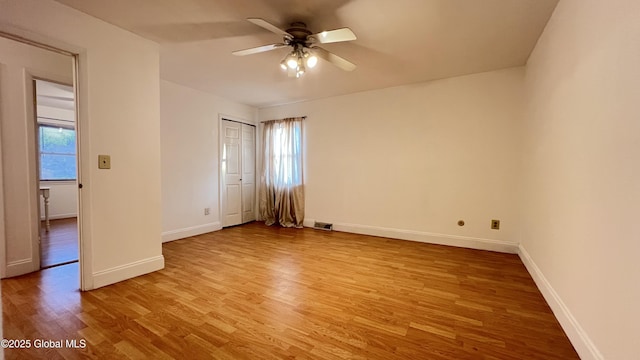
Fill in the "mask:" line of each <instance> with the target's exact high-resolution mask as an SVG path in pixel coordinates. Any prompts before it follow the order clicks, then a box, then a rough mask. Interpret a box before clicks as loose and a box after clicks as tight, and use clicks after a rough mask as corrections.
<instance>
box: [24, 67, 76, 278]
mask: <svg viewBox="0 0 640 360" xmlns="http://www.w3.org/2000/svg"><path fill="white" fill-rule="evenodd" d="M33 85H34V89H35V109H34V110H35V112H34V113H35V120H36V154H37V164H38V169H37V174H38V184H39V190H40V207H39V209H40V212H39V213H40V228H39V229H40V267H41V268H42V269H45V268H49V267H52V266H58V265H65V264H69V263H73V262H77V261H78V222H77V219H78V191H77V189H78V185H77V166H76V165H77V152H76V149H77V145H76V144H77V141H76V139H77V136H76V134H77V133H76V116H75V99H74V91H73V86H72V85H71V84H61V83H57V82H54V81H49V80H43V79H35V80H33Z"/></svg>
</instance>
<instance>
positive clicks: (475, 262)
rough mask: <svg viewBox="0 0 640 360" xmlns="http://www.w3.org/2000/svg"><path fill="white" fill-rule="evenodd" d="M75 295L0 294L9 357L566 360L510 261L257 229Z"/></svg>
mask: <svg viewBox="0 0 640 360" xmlns="http://www.w3.org/2000/svg"><path fill="white" fill-rule="evenodd" d="M163 252H164V255H165V260H166V268H165V269H164V270H162V271H158V272H155V273H152V274H148V275H145V276H141V277H138V278H135V279H131V280H128V281H125V282H121V283H118V284H115V285H112V286H108V287H105V288H101V289H97V290H94V291H90V292H86V293H80V292H79V291H77V290H75V288H76V287H77V264H71V265H65V266H60V267H56V268H51V269H47V270H43V271H41V272H39V273H35V274H32V275H27V276H23V277H20V278H15V279H6V280H3V281H2V306H3V314H4V319H3V326H4V337H5V338H14V339H15V338H22V339H77V340H80V339H85V340H86V341H87V347H86V348H85V349H81V350H78V349H68V348H63V349H53V350H42V349H40V350H39V349H33V348H32V349H27V350H10V351H7V352H6V356H7V358H8V359H14V358H47V359H55V358H68V359H74V358H132V359H140V358H153V359H163V358H179V359H187V358H191V359H206V358H219V359H385V360H393V359H518V360H520V359H563V360H564V359H577V358H578V356H577V354H576V353H575V351H574V349H573V348H572V346H571V344H570V343H569V341H568V339H567V337H566V336H565V334H564V333H563V331H562V329H561V328H560V326H559V324H558V322H557V320H556V319H555V318H554V316H553V314H552V313H551V310H550V309H549V307H548V306H547V304H546V303H545V301H544V299H543V298H542V296H541V294H540V292H539V291H538V290H537V288H536V287H535V284H534V283H533V280H532V279H531V277H530V276H529V275H528V274H527V272H526V270H525V268H524V266H523V264H522V263H521V262H520V260H519V259H518V257H517V256H516V255H509V254H499V253H494V252H487V251H476V250H468V249H460V248H453V247H446V246H437V245H428V244H422V243H416V242H408V241H399V240H391V239H385V238H377V237H369V236H360V235H353V234H347V233H339V232H324V231H319V230H312V229H304V230H300V229H283V228H278V227H267V226H264V225H263V224H260V223H252V224H247V225H244V226H238V227H233V228H229V229H224V230H221V231H218V232H214V233H210V234H205V235H201V236H197V237H194V238H189V239H184V240H178V241H174V242H171V243H167V244H164V245H163Z"/></svg>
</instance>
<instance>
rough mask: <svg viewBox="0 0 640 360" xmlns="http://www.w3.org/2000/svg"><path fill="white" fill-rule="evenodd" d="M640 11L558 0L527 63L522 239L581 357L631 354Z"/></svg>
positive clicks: (637, 300) (629, 1)
mask: <svg viewBox="0 0 640 360" xmlns="http://www.w3.org/2000/svg"><path fill="white" fill-rule="evenodd" d="M639 15H640V2H638V1H637V0H613V1H594V0H592V1H578V0H562V1H560V3H559V5H558V7H557V9H556V11H555V13H554V14H553V17H552V18H551V20H550V22H549V24H548V25H547V28H546V30H545V31H544V33H543V35H542V37H541V38H540V40H539V42H538V45H537V47H536V49H535V50H534V52H533V54H532V56H531V58H530V59H529V62H528V66H527V72H526V89H527V99H528V101H527V112H526V114H527V116H526V122H525V127H524V135H525V141H524V144H525V145H524V158H523V164H524V177H523V179H524V182H523V189H522V194H523V196H522V200H523V204H522V209H523V216H522V219H523V221H522V231H521V234H522V235H521V237H520V241H521V243H522V246H523V247H524V249H526V251H527V252H528V253H529V255H530V257H531V259H532V260H533V261H534V262H535V263H536V264H537V267H538V268H539V271H540V273H541V274H542V275H543V276H544V279H543V280H544V281H543V283H542V285H545V282H546V286H548V287H550V288H552V289H554V290H555V292H556V294H557V297H558V298H559V299H560V302H561V303H563V305H562V306H563V307H564V309H563V310H565V311H564V312H558V311H557V312H556V315H557V316H558V318H559V319H560V320H561V322H563V325H565V329H570V331H568V332H569V335H570V336H572V340H574V345H575V346H576V348H577V350H578V351H579V353H580V355H581V356H582V357H583V358H584V359H592V358H605V359H635V358H637V357H638V354H639V351H638V344H637V338H638V334H640V311H639V310H638V304H640V286H639V285H638V284H639V278H638V276H639V274H640V265H639V264H640V262H638V254H640V221H638V215H639V214H640V66H639V64H640V21H639ZM539 285H540V283H539ZM543 288H544V286H543ZM555 310H558V309H555Z"/></svg>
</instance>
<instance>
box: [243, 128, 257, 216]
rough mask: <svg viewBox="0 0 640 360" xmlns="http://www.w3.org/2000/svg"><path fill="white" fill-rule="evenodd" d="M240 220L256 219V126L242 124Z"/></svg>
mask: <svg viewBox="0 0 640 360" xmlns="http://www.w3.org/2000/svg"><path fill="white" fill-rule="evenodd" d="M241 182H242V222H243V223H246V222H249V221H254V220H255V219H256V211H255V208H256V206H255V199H256V127H255V126H251V125H246V124H242V179H241Z"/></svg>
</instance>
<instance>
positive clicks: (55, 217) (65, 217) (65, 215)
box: [40, 213, 78, 221]
mask: <svg viewBox="0 0 640 360" xmlns="http://www.w3.org/2000/svg"><path fill="white" fill-rule="evenodd" d="M74 217H78V214H75V213H73V214H72V213H69V214H56V215H49V220H59V219H68V218H74ZM40 221H44V216H41V217H40Z"/></svg>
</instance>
